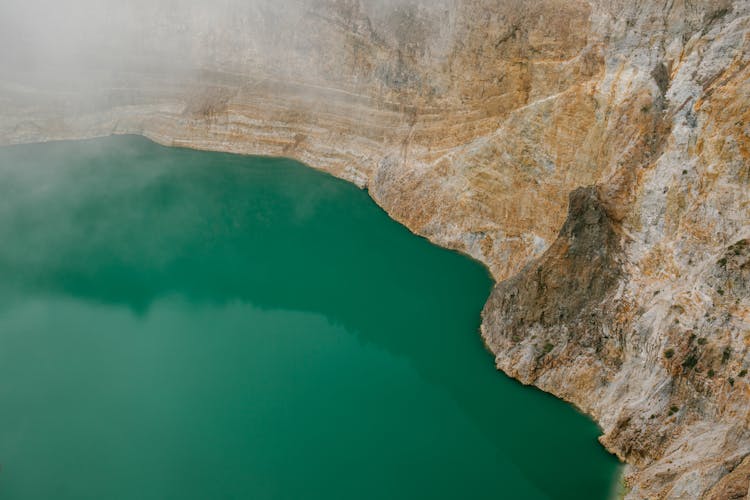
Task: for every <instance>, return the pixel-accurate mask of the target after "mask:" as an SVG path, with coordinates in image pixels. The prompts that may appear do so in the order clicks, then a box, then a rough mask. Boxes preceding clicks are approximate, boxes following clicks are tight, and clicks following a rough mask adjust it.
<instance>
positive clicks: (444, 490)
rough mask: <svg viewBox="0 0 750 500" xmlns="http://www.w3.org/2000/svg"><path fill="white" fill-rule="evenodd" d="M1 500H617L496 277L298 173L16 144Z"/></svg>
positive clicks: (588, 426)
mask: <svg viewBox="0 0 750 500" xmlns="http://www.w3.org/2000/svg"><path fill="white" fill-rule="evenodd" d="M0 241H1V242H2V244H0V464H2V468H1V469H0V499H4V500H8V499H13V500H15V499H45V500H47V499H55V500H59V499H75V500H83V499H229V498H238V499H239V498H242V499H295V500H296V499H326V500H334V499H352V500H355V499H378V500H380V499H536V498H550V499H553V498H554V499H557V498H560V499H576V500H578V499H589V498H590V499H605V498H607V497H608V496H609V494H610V492H611V489H612V485H613V484H614V483H615V482H616V477H617V472H618V465H617V462H616V460H615V459H614V458H613V457H611V456H610V455H608V454H607V453H606V452H605V451H604V449H603V448H602V447H601V446H600V445H599V443H598V442H597V441H596V437H597V435H598V430H597V428H596V426H595V425H594V424H593V423H592V422H591V421H590V420H589V419H587V418H586V417H585V416H583V415H581V414H580V413H578V412H577V411H576V410H574V409H573V408H572V407H571V406H569V405H567V404H564V403H563V402H561V401H558V400H556V399H555V398H553V397H551V396H549V395H546V394H544V393H541V392H540V391H537V390H535V389H532V388H528V387H523V386H521V385H520V384H518V383H516V382H515V381H513V380H511V379H509V378H507V377H506V376H504V375H503V374H501V373H499V372H497V371H496V370H495V368H494V364H493V359H492V356H491V355H490V354H489V353H488V352H487V351H486V350H485V349H484V347H483V346H482V343H481V339H480V337H479V334H478V327H479V321H480V311H481V308H482V305H483V303H484V301H485V299H486V298H487V296H488V294H489V291H490V288H491V280H490V278H489V277H488V275H487V272H486V270H485V269H484V268H483V267H482V266H481V265H480V264H478V263H476V262H473V261H471V260H470V259H468V258H466V257H463V256H461V255H458V254H456V253H453V252H450V251H447V250H444V249H440V248H437V247H435V246H433V245H431V244H430V243H428V242H427V241H425V240H424V239H421V238H419V237H416V236H414V235H412V234H411V233H410V232H409V231H408V230H407V229H405V228H404V227H402V226H400V225H399V224H397V223H396V222H394V221H392V220H390V219H389V218H388V217H387V215H386V214H385V213H384V212H383V211H382V210H380V209H379V208H378V207H377V206H376V205H375V204H374V203H373V202H372V201H371V200H370V199H369V197H368V196H367V193H365V192H364V191H360V190H358V189H357V188H356V187H354V186H352V185H350V184H347V183H345V182H343V181H340V180H337V179H334V178H332V177H330V176H327V175H325V174H322V173H319V172H316V171H314V170H312V169H309V168H307V167H304V166H302V165H300V164H298V163H296V162H294V161H290V160H283V159H268V158H253V157H242V156H234V155H228V154H217V153H205V152H197V151H190V150H181V149H169V148H164V147H161V146H158V145H155V144H153V143H151V142H149V141H147V140H145V139H141V138H136V137H117V138H109V139H101V140H94V141H80V142H60V143H50V144H42V145H32V146H14V147H6V148H2V149H0Z"/></svg>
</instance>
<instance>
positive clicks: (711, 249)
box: [0, 0, 750, 499]
mask: <svg viewBox="0 0 750 500" xmlns="http://www.w3.org/2000/svg"><path fill="white" fill-rule="evenodd" d="M292 3H293V4H294V8H291V7H290V8H288V9H286V11H285V13H283V14H282V13H280V12H279V9H275V10H274V9H273V8H272V7H271V5H272V3H271V2H270V1H268V2H267V1H266V0H257V1H256V2H253V3H252V4H251V5H250V6H247V5H244V6H243V5H240V3H237V2H231V1H227V2H226V4H227V5H226V6H224V8H225V12H228V13H229V14H228V15H227V14H223V15H222V16H220V17H219V18H217V15H216V13H215V12H213V13H212V12H207V11H204V10H201V9H200V8H199V7H198V6H197V5H196V6H193V7H192V8H189V9H183V10H180V11H176V10H175V9H169V8H168V7H169V6H168V5H166V6H165V5H162V6H161V7H159V6H150V7H147V4H144V6H143V10H142V11H139V13H138V14H137V18H138V21H139V22H138V23H137V24H138V25H139V26H141V27H142V31H141V32H139V33H137V36H135V37H134V39H135V40H137V41H138V42H137V43H138V47H140V49H139V51H137V52H135V53H134V54H130V58H129V59H127V60H126V61H123V62H122V65H121V66H118V68H119V69H118V70H117V71H114V72H113V71H107V72H103V71H100V69H101V68H99V67H98V66H97V65H96V63H92V64H90V65H88V66H86V67H85V68H82V69H81V71H80V72H79V73H78V74H75V75H70V74H68V75H66V76H65V77H64V78H63V77H61V76H60V75H56V74H55V73H54V72H50V73H49V74H46V75H45V76H44V77H42V78H39V77H38V75H39V74H40V72H39V71H38V68H36V71H35V72H34V73H33V74H32V72H30V71H29V69H28V68H25V67H24V66H23V64H17V61H15V62H14V63H13V64H15V65H16V66H14V67H17V70H14V71H13V72H10V71H9V72H8V73H7V74H4V75H3V77H2V78H0V80H1V81H0V143H4V144H10V143H19V142H31V141H38V140H48V139H58V138H74V137H89V136H94V135H103V134H111V133H139V134H143V135H146V136H148V137H150V138H152V139H155V140H157V141H158V142H162V143H165V144H172V145H183V146H189V147H195V148H201V149H212V150H223V151H233V152H238V153H254V154H270V155H283V156H289V157H293V158H297V159H299V160H301V161H303V162H306V163H308V164H309V165H311V166H313V167H315V168H320V169H324V170H327V171H329V172H331V173H333V174H334V175H337V176H339V177H342V178H345V179H348V180H350V181H352V182H355V183H357V184H358V185H360V186H362V187H365V186H366V187H367V188H368V189H369V192H370V193H371V195H372V196H373V197H374V198H375V200H376V201H377V202H378V203H379V204H381V205H382V206H383V207H384V208H385V209H386V210H387V211H388V212H389V213H390V214H391V215H392V216H393V217H394V218H396V219H397V220H399V221H401V222H402V223H404V224H405V225H407V226H408V227H409V228H411V229H412V230H414V231H415V232H417V233H419V234H422V235H424V236H427V237H429V238H430V239H432V240H433V241H435V242H436V243H438V244H441V245H444V246H447V247H450V248H455V249H458V250H461V251H464V252H467V253H469V254H470V255H472V256H474V257H475V258H477V259H479V260H481V261H482V262H485V263H486V264H487V265H488V267H489V268H490V270H491V272H492V274H493V275H494V277H495V278H496V279H497V281H498V285H497V287H496V289H495V290H494V292H493V294H492V296H491V297H490V300H489V301H488V303H487V305H486V307H485V311H484V314H483V326H482V335H483V336H484V338H485V341H486V342H487V345H488V346H489V347H490V348H491V349H492V351H493V352H494V353H495V355H496V361H497V365H498V367H499V368H501V369H502V370H504V371H506V372H507V373H509V374H510V375H512V376H514V377H516V378H519V379H520V380H521V381H523V382H524V383H529V384H534V385H536V386H538V387H540V388H542V389H544V390H546V391H549V392H551V393H553V394H555V395H557V396H559V397H562V398H564V399H566V400H568V401H571V402H573V403H575V404H576V405H578V406H579V407H580V408H582V409H583V410H584V411H586V412H587V413H589V414H591V415H592V416H593V417H594V418H595V419H596V420H597V421H598V422H599V423H600V425H601V426H602V428H603V431H604V435H603V437H602V443H603V444H604V445H605V446H606V447H607V448H608V449H610V450H611V451H613V452H614V453H616V454H617V455H618V456H620V457H621V458H622V459H623V460H625V461H626V462H627V463H628V464H629V467H628V472H627V477H626V481H627V484H628V486H629V487H630V493H629V496H630V497H632V498H641V497H668V498H698V497H701V496H706V497H709V498H722V499H723V498H740V497H742V496H743V495H746V494H747V491H748V484H749V483H750V477H749V474H750V473H749V472H748V470H750V465H749V464H750V458H748V457H750V431H749V430H748V427H749V425H748V424H749V423H750V377H749V376H747V375H746V372H745V370H746V369H747V368H748V365H750V356H749V355H748V345H749V344H750V284H749V282H748V280H749V279H750V243H748V239H750V194H749V193H750V189H749V188H750V78H749V77H750V67H749V66H748V63H749V62H750V51H749V50H748V49H749V48H750V2H748V1H747V0H734V1H730V0H692V1H687V0H666V1H664V2H657V1H655V0H645V1H641V2H632V1H626V0H616V1H606V2H605V1H599V0H590V1H582V0H581V1H579V0H569V1H558V0H536V1H529V0H502V1H500V2H497V1H489V0H441V1H436V2H419V1H416V0H414V1H411V0H381V1H380V2H377V3H373V2H364V1H357V0H294V1H293V2H292ZM148 5H150V4H148ZM156 20H158V22H157V21H156ZM259 33H260V34H259ZM167 41H168V42H169V43H167ZM165 47H166V48H165ZM113 50H114V49H113ZM170 50H174V51H175V52H174V53H179V54H182V57H181V59H180V60H179V61H178V62H175V61H173V60H172V59H173V58H166V59H165V58H164V57H161V58H160V55H161V56H163V55H164V54H170V52H169V51H170ZM160 51H161V52H160ZM165 51H166V52H165ZM165 61H169V62H170V64H166V63H165ZM103 74H104V76H102V75H103ZM34 75H36V76H34Z"/></svg>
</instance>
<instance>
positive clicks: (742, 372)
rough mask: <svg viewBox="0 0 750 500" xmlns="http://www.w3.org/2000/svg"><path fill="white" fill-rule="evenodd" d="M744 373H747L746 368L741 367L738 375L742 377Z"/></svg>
mask: <svg viewBox="0 0 750 500" xmlns="http://www.w3.org/2000/svg"><path fill="white" fill-rule="evenodd" d="M745 375H747V370H746V369H744V368H743V369H742V370H740V373H739V376H740V377H744V376H745Z"/></svg>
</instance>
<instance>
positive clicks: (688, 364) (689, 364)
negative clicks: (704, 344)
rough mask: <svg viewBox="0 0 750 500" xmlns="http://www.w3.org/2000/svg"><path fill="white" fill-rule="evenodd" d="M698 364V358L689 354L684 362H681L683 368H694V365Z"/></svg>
mask: <svg viewBox="0 0 750 500" xmlns="http://www.w3.org/2000/svg"><path fill="white" fill-rule="evenodd" d="M697 364H698V356H696V355H695V354H693V353H690V354H689V355H688V357H687V358H685V361H683V362H682V367H683V368H694V367H695V365H697Z"/></svg>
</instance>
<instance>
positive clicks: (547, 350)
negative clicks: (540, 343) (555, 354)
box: [544, 342, 555, 354]
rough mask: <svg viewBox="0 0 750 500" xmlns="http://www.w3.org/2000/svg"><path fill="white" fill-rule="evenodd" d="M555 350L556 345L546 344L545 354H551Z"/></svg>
mask: <svg viewBox="0 0 750 500" xmlns="http://www.w3.org/2000/svg"><path fill="white" fill-rule="evenodd" d="M554 348H555V344H550V343H549V342H547V343H546V344H544V353H545V354H547V353H549V352H551V351H552V349H554Z"/></svg>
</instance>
